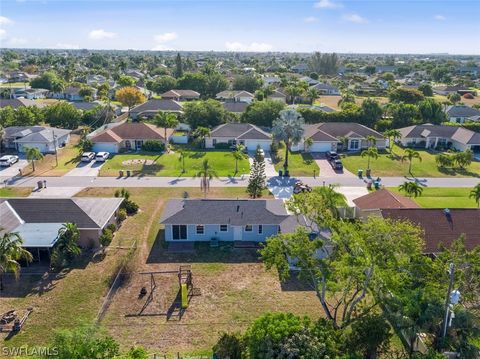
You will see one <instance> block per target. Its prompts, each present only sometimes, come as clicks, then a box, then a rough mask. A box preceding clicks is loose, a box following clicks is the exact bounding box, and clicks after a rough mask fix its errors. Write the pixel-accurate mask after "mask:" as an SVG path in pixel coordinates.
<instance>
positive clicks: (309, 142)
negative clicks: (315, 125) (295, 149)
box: [305, 137, 313, 151]
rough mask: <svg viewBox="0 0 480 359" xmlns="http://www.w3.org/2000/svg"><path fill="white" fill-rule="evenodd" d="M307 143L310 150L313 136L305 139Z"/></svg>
mask: <svg viewBox="0 0 480 359" xmlns="http://www.w3.org/2000/svg"><path fill="white" fill-rule="evenodd" d="M305 145H306V146H307V149H308V150H309V151H310V147H312V146H313V138H311V137H309V138H307V139H306V140H305Z"/></svg>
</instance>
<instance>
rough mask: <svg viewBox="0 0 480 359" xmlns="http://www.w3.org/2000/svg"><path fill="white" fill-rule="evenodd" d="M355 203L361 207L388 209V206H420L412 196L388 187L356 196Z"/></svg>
mask: <svg viewBox="0 0 480 359" xmlns="http://www.w3.org/2000/svg"><path fill="white" fill-rule="evenodd" d="M353 203H355V205H356V206H357V207H358V208H360V209H387V208H420V206H419V205H418V204H416V203H415V202H414V201H413V200H411V199H410V198H407V197H404V196H402V195H400V194H398V193H393V192H390V191H389V190H387V189H379V190H378V191H375V192H371V193H369V194H366V195H365V196H362V197H359V198H356V199H354V200H353Z"/></svg>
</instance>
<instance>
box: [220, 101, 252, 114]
mask: <svg viewBox="0 0 480 359" xmlns="http://www.w3.org/2000/svg"><path fill="white" fill-rule="evenodd" d="M222 105H223V108H224V109H225V110H226V111H228V112H234V113H243V112H245V111H246V110H247V107H248V103H246V102H224V103H222Z"/></svg>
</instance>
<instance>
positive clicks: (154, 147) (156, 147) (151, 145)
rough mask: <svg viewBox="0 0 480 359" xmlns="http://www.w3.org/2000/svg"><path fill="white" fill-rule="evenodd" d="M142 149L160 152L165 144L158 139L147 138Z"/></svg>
mask: <svg viewBox="0 0 480 359" xmlns="http://www.w3.org/2000/svg"><path fill="white" fill-rule="evenodd" d="M142 149H143V150H144V151H147V152H160V151H163V150H164V149H165V144H164V143H163V142H161V141H159V140H147V141H145V142H144V143H143V146H142Z"/></svg>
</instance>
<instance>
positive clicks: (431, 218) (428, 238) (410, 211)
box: [381, 208, 480, 253]
mask: <svg viewBox="0 0 480 359" xmlns="http://www.w3.org/2000/svg"><path fill="white" fill-rule="evenodd" d="M448 212H449V213H446V210H445V209H436V208H396V209H382V210H381V213H382V216H383V217H384V218H390V219H393V220H408V221H410V222H412V223H415V224H417V225H419V226H420V227H422V228H423V231H424V239H425V252H426V253H435V252H438V248H439V245H440V244H442V245H444V246H446V247H448V246H450V245H451V244H452V242H453V241H455V240H456V239H458V238H459V237H460V236H461V235H462V234H464V235H465V237H466V238H465V246H466V247H467V248H468V249H473V248H475V247H477V246H479V245H480V209H478V208H453V209H449V210H448Z"/></svg>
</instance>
